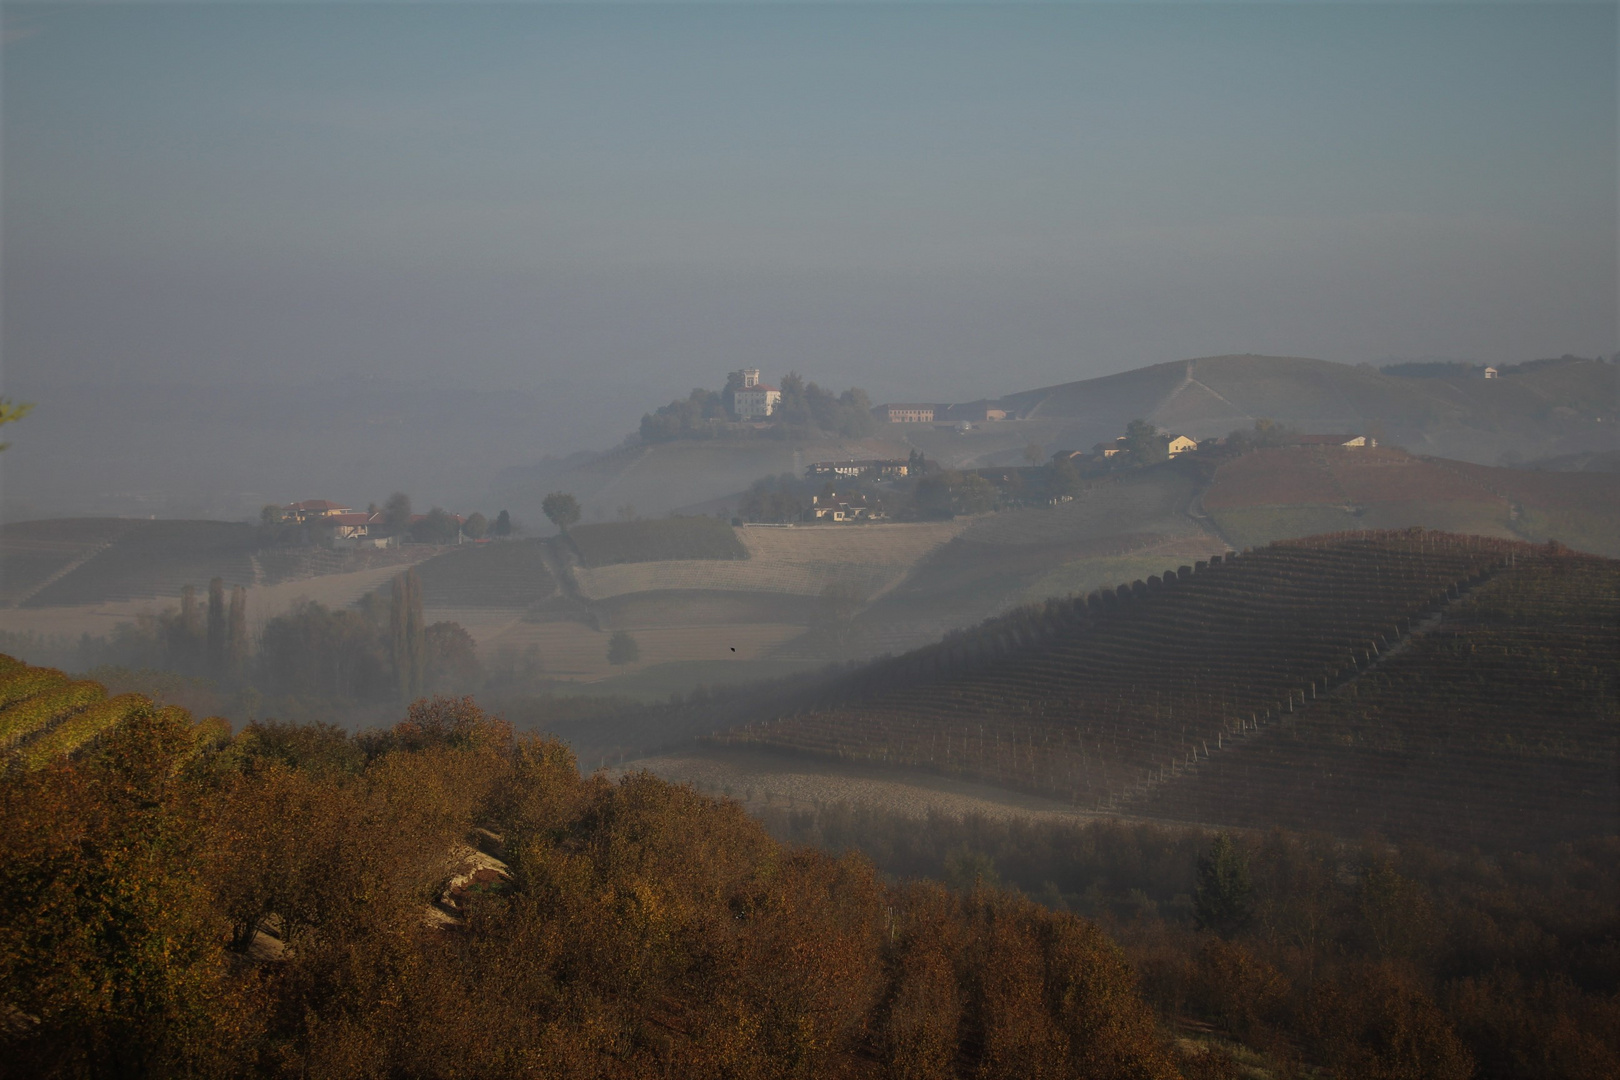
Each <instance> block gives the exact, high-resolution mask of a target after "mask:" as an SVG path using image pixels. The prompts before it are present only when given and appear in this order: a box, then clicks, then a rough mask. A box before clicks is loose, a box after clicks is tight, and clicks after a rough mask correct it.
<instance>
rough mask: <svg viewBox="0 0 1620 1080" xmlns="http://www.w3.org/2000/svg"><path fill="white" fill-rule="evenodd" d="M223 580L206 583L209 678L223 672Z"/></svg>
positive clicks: (224, 632)
mask: <svg viewBox="0 0 1620 1080" xmlns="http://www.w3.org/2000/svg"><path fill="white" fill-rule="evenodd" d="M225 635H226V627H225V582H223V581H222V580H220V579H219V578H214V579H213V580H211V581H210V582H209V583H208V649H207V654H206V656H207V665H208V675H209V677H210V678H214V679H217V678H220V677H221V676H223V675H224V674H225Z"/></svg>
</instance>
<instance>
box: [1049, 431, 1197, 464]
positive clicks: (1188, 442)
mask: <svg viewBox="0 0 1620 1080" xmlns="http://www.w3.org/2000/svg"><path fill="white" fill-rule="evenodd" d="M1159 437H1160V438H1161V439H1163V440H1164V449H1165V453H1167V454H1168V455H1170V456H1171V457H1175V456H1176V455H1177V454H1188V453H1191V452H1193V451H1194V450H1197V449H1198V440H1197V439H1195V438H1193V437H1192V436H1190V435H1160V436H1159ZM1128 449H1129V446H1127V445H1126V439H1125V436H1123V435H1121V436H1119V438H1117V439H1115V440H1114V441H1113V442H1111V443H1098V444H1097V445H1096V446H1094V447H1092V449H1091V452H1092V454H1093V455H1094V456H1096V457H1103V458H1111V457H1115V456H1117V455H1119V454H1123V453H1125V451H1126V450H1128ZM1067 456H1068V457H1069V458H1071V459H1072V458H1076V457H1080V456H1081V453H1080V451H1078V450H1074V451H1071V452H1069V454H1068V455H1067Z"/></svg>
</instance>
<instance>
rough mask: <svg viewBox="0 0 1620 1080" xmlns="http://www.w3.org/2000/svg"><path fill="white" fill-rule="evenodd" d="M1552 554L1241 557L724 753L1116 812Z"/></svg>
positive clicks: (771, 725)
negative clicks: (762, 749) (764, 749)
mask: <svg viewBox="0 0 1620 1080" xmlns="http://www.w3.org/2000/svg"><path fill="white" fill-rule="evenodd" d="M1537 551H1538V549H1536V548H1532V547H1531V546H1529V545H1525V544H1520V543H1514V542H1511V541H1500V540H1492V539H1485V538H1480V537H1463V536H1453V535H1448V534H1436V533H1425V532H1422V531H1413V532H1409V533H1382V534H1367V533H1353V534H1338V535H1332V536H1325V537H1316V538H1311V539H1308V540H1300V541H1290V542H1285V543H1278V544H1274V545H1272V546H1270V547H1267V548H1263V549H1258V550H1254V551H1250V552H1245V553H1244V554H1243V555H1241V556H1235V555H1230V554H1229V555H1227V556H1226V557H1224V558H1213V559H1211V560H1210V561H1209V563H1208V564H1205V563H1203V562H1200V563H1198V564H1197V565H1196V566H1195V567H1182V568H1180V569H1179V570H1178V571H1176V572H1174V573H1171V574H1167V575H1166V576H1165V577H1164V579H1162V580H1160V579H1158V578H1149V579H1148V580H1147V581H1146V582H1140V581H1139V582H1136V583H1134V584H1133V585H1132V586H1129V587H1125V586H1121V587H1120V588H1119V589H1118V590H1117V591H1114V592H1101V591H1099V592H1096V593H1092V594H1091V595H1090V596H1086V597H1079V598H1073V599H1065V600H1055V601H1049V602H1047V603H1046V604H1043V605H1037V606H1032V607H1029V608H1025V609H1022V610H1020V611H1019V612H1016V613H1014V614H1012V615H1010V616H1006V617H1003V618H999V619H994V620H990V621H987V622H986V623H984V624H982V625H981V626H980V627H978V628H976V629H975V630H972V631H969V632H966V633H962V634H957V635H953V636H951V637H948V638H947V639H946V640H944V641H943V642H941V643H939V644H938V645H935V646H932V647H930V648H927V649H922V650H919V651H917V652H915V653H911V654H908V655H906V656H903V657H899V658H897V659H895V660H891V661H886V662H880V663H877V664H874V665H871V666H869V667H868V668H866V669H863V670H862V671H860V672H858V673H856V674H855V675H852V676H850V677H849V678H848V679H846V680H845V681H843V682H842V683H840V684H838V685H836V686H834V687H832V688H830V689H829V691H828V692H827V694H826V695H825V696H824V698H823V700H822V701H820V702H819V703H818V704H817V705H815V706H814V707H807V708H805V709H803V710H801V711H800V712H798V713H797V714H795V715H790V716H784V717H781V718H778V719H776V720H773V721H770V722H766V723H761V724H756V725H750V726H747V727H744V728H738V729H733V730H732V731H730V732H728V733H726V734H724V735H721V736H718V737H717V741H719V742H721V743H723V744H744V745H750V746H754V745H763V746H768V747H775V748H779V749H783V750H789V751H797V752H806V753H812V754H821V755H830V756H835V757H839V758H844V759H850V760H859V761H867V762H875V763H884V764H889V765H894V766H904V767H910V768H920V769H927V770H932V771H936V772H940V773H945V774H948V775H957V776H963V777H969V778H973V779H977V780H982V781H986V782H989V783H993V784H996V785H999V786H1002V787H1007V788H1013V789H1018V790H1024V791H1031V792H1036V793H1040V794H1044V795H1048V796H1056V797H1059V798H1062V799H1064V800H1066V801H1069V802H1071V803H1072V804H1075V805H1078V806H1081V807H1091V808H1100V809H1103V808H1111V807H1116V806H1119V805H1122V804H1123V803H1125V802H1126V801H1128V800H1131V799H1145V798H1147V797H1149V796H1151V795H1152V794H1153V793H1154V792H1155V791H1157V790H1159V789H1160V788H1161V787H1162V786H1164V785H1165V784H1166V782H1167V781H1170V780H1174V779H1179V778H1180V777H1182V776H1183V775H1184V774H1185V773H1186V772H1188V771H1189V770H1191V769H1192V768H1194V767H1195V765H1196V763H1198V762H1203V761H1207V760H1209V759H1211V758H1212V757H1213V756H1219V755H1221V754H1222V751H1223V750H1224V749H1225V748H1226V747H1227V746H1228V744H1230V743H1231V742H1233V741H1234V740H1236V741H1238V742H1240V743H1241V742H1242V741H1243V740H1245V739H1249V738H1252V737H1253V736H1254V734H1255V733H1256V732H1259V731H1266V730H1268V729H1271V728H1273V727H1274V726H1276V725H1277V724H1278V722H1279V721H1280V720H1283V719H1284V718H1289V717H1292V716H1295V715H1297V714H1298V713H1299V711H1300V710H1301V709H1303V708H1304V707H1305V706H1306V705H1307V703H1309V702H1311V701H1313V700H1319V699H1322V698H1324V697H1328V696H1330V695H1333V694H1335V693H1340V694H1342V693H1344V692H1345V691H1344V690H1343V689H1342V688H1344V687H1346V686H1348V685H1353V680H1355V678H1356V676H1357V675H1359V674H1360V673H1361V672H1362V671H1363V670H1364V669H1366V668H1368V667H1369V666H1371V665H1373V664H1374V663H1376V662H1378V661H1379V660H1380V657H1381V654H1382V653H1384V652H1387V651H1389V650H1391V649H1392V648H1394V647H1396V646H1398V645H1399V644H1400V643H1401V642H1402V641H1403V639H1405V638H1406V637H1407V636H1408V635H1409V634H1410V633H1411V632H1412V630H1413V628H1414V627H1415V626H1418V625H1420V624H1422V623H1423V621H1424V620H1425V619H1426V618H1429V617H1431V616H1432V615H1433V614H1434V613H1435V612H1437V611H1438V610H1440V609H1441V608H1442V607H1444V606H1445V605H1447V604H1448V603H1451V602H1453V601H1455V600H1456V599H1457V598H1458V597H1461V596H1464V595H1466V594H1468V593H1469V591H1470V590H1473V589H1477V588H1479V587H1480V586H1482V585H1484V584H1486V583H1487V582H1489V581H1491V580H1493V579H1494V578H1495V577H1497V576H1499V575H1504V574H1507V575H1511V574H1513V573H1516V572H1518V570H1517V567H1518V564H1519V563H1521V562H1524V561H1526V560H1532V561H1533V560H1534V559H1536V558H1540V557H1543V556H1538V555H1536V554H1535V553H1536V552H1537ZM1603 565H1605V566H1608V567H1610V568H1611V569H1610V571H1609V572H1610V573H1612V572H1613V569H1612V567H1613V564H1608V563H1604V564H1603ZM1200 767H1201V766H1200Z"/></svg>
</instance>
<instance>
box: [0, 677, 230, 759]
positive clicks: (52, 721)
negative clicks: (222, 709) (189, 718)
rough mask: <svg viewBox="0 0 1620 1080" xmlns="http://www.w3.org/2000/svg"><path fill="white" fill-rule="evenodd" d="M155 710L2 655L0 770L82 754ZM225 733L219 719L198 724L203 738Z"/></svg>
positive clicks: (144, 701)
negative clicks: (137, 716)
mask: <svg viewBox="0 0 1620 1080" xmlns="http://www.w3.org/2000/svg"><path fill="white" fill-rule="evenodd" d="M152 707H153V705H152V703H151V702H150V701H149V700H147V699H146V698H145V697H143V696H141V695H140V694H120V695H119V696H117V697H114V698H109V697H108V696H107V691H106V689H105V688H104V687H103V686H102V685H101V684H100V683H96V682H90V681H88V680H85V681H78V682H75V681H74V680H72V679H70V678H68V676H66V675H64V674H63V673H62V672H60V671H57V670H56V669H55V668H41V667H30V666H28V665H26V664H24V663H23V662H22V661H20V660H17V659H15V658H13V657H10V656H4V655H0V769H4V768H8V767H9V768H25V769H35V768H39V767H40V766H42V765H44V764H46V763H48V762H50V761H52V760H54V759H56V758H59V757H63V756H66V755H70V754H74V753H77V752H78V751H80V750H82V749H83V748H85V747H86V746H88V745H90V744H91V743H93V742H94V741H95V739H96V738H97V737H98V736H100V735H101V734H103V733H104V732H106V731H108V730H110V729H111V728H112V727H113V726H114V725H116V724H118V723H121V722H122V721H123V720H124V719H125V718H126V717H128V716H130V715H131V714H132V713H134V712H135V711H137V710H140V709H150V708H152ZM171 708H172V707H171ZM174 711H175V712H177V713H179V714H181V715H184V714H183V710H174ZM223 730H224V729H223V721H219V720H205V721H203V722H202V724H200V725H198V726H197V733H198V738H199V739H200V740H202V739H207V738H211V737H213V736H216V735H219V734H220V733H221V732H222V731H223Z"/></svg>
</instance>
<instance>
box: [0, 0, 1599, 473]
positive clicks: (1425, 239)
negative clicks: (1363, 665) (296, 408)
mask: <svg viewBox="0 0 1620 1080" xmlns="http://www.w3.org/2000/svg"><path fill="white" fill-rule="evenodd" d="M3 19H4V45H3V48H0V63H3V69H0V91H3V98H0V102H3V104H0V121H3V129H0V131H3V135H0V226H3V249H0V251H3V266H0V270H3V288H4V310H3V337H0V349H3V354H0V359H3V364H4V369H3V371H4V379H5V386H6V387H7V388H8V392H13V393H14V392H15V391H16V390H17V389H18V388H21V389H24V390H26V389H27V388H29V387H32V386H39V385H44V384H46V383H74V382H77V383H86V384H96V385H107V384H114V383H139V382H145V383H174V384H184V385H202V384H206V385H215V384H220V385H225V386H232V385H241V386H249V385H254V384H263V383H274V384H277V385H291V384H297V383H300V382H306V381H318V380H322V379H332V378H343V379H352V378H375V377H396V378H405V379H417V380H429V381H434V380H438V381H445V382H451V383H454V384H455V385H458V386H462V387H466V388H469V389H473V390H476V391H477V392H479V393H497V394H498V393H500V392H501V391H502V390H503V389H508V388H510V389H514V390H517V389H521V390H522V391H524V392H526V393H539V394H541V395H542V396H543V395H545V394H547V393H550V392H555V393H556V394H558V395H564V396H567V397H569V398H570V400H572V401H574V402H576V403H577V405H578V407H577V408H571V409H569V410H568V411H567V414H566V415H564V416H560V417H558V418H556V419H555V420H554V421H552V422H551V424H550V425H549V428H548V431H549V434H548V435H546V436H545V437H543V438H539V440H538V444H537V445H539V444H545V445H544V448H545V449H548V450H552V451H554V452H566V451H567V450H569V449H573V448H576V447H578V446H586V445H598V446H599V445H608V444H611V443H612V442H615V441H617V439H618V438H619V437H620V436H622V435H623V434H624V433H625V432H627V431H629V430H631V429H633V427H634V426H635V422H636V420H637V419H638V418H639V416H640V414H641V413H642V412H643V411H645V410H647V409H649V408H651V407H653V406H655V405H657V404H659V403H661V402H662V401H666V400H668V399H669V398H670V397H673V396H675V395H677V394H684V393H685V391H686V390H688V389H690V388H691V387H693V386H699V385H703V386H718V385H720V384H721V383H722V382H723V380H724V373H725V372H726V371H728V370H731V369H734V368H737V367H740V366H744V365H750V366H759V367H761V368H763V369H764V370H765V372H766V374H767V377H771V376H779V375H780V374H781V373H783V372H784V371H785V370H787V369H788V368H795V369H797V370H798V371H800V372H801V373H803V374H805V375H806V376H807V377H809V378H812V379H816V380H818V381H820V382H822V383H823V384H829V385H833V386H836V387H840V388H841V387H843V386H848V385H859V386H863V387H866V388H868V390H869V391H870V392H871V393H872V395H873V397H874V399H875V400H885V399H922V400H945V401H950V400H969V399H973V398H976V397H980V396H985V395H989V396H998V395H1000V394H1004V393H1010V392H1014V391H1017V390H1021V389H1027V388H1030V387H1034V386H1041V385H1047V384H1051V383H1057V382H1062V381H1068V380H1071V379H1079V378H1086V377H1090V376H1094V375H1102V374H1107V373H1111V372H1115V371H1121V370H1126V369H1129V368H1133V367H1138V366H1141V365H1144V364H1149V363H1156V362H1160V361H1164V360H1173V359H1179V358H1184V357H1191V356H1207V355H1218V354H1224V353H1250V352H1253V353H1263V354H1274V355H1293V356H1313V357H1320V358H1324V359H1329V360H1338V361H1344V362H1367V361H1378V360H1381V359H1385V358H1390V357H1455V358H1467V359H1473V360H1477V361H1486V362H1492V361H1514V360H1523V359H1529V358H1533V357H1539V356H1556V355H1560V354H1563V353H1575V354H1578V355H1595V354H1597V353H1600V352H1601V353H1605V354H1607V353H1610V352H1613V351H1614V350H1615V349H1616V348H1620V332H1617V329H1616V291H1617V285H1620V282H1617V273H1616V204H1617V194H1616V193H1617V183H1616V160H1617V141H1616V102H1617V83H1616V44H1617V34H1616V8H1615V7H1614V6H1613V5H1603V4H1597V5H1580V6H1561V5H1542V4H1534V5H1530V4H1527V5H1514V4H1504V5H1482V4H1434V5H1429V4H1416V5H1399V6H1384V5H1369V4H1298V5H1287V4H1269V5H1228V4H1202V5H1193V6H1182V5H1157V4H1152V5H1115V4H1106V5H1084V4H1080V5H1044V6H1026V5H1009V4H1001V5H989V6H975V5H943V4H895V5H863V4H843V5H757V4H730V5H715V6H705V5H685V4H659V5H653V6H637V5H629V4H586V5H542V4H477V3H457V4H402V5H380V4H338V3H326V4H313V5H303V4H282V3H259V4H246V3H244V4H206V3H203V4H187V5H174V6H143V5H137V4H118V5H111V6H95V5H81V4H71V5H70V4H22V3H8V4H6V5H5V8H4V12H3Z"/></svg>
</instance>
